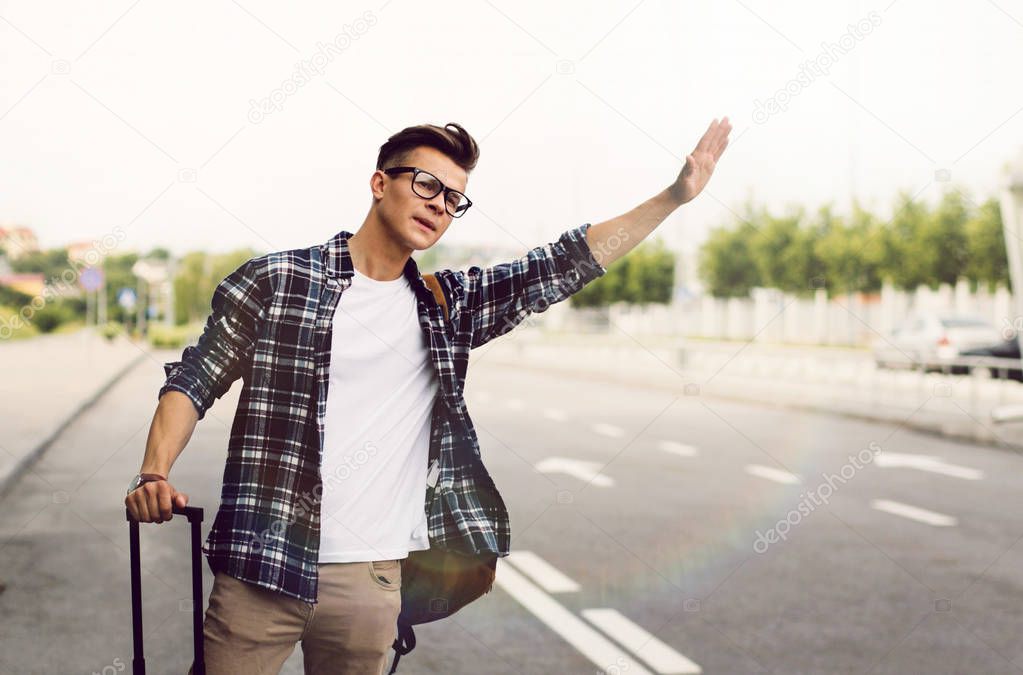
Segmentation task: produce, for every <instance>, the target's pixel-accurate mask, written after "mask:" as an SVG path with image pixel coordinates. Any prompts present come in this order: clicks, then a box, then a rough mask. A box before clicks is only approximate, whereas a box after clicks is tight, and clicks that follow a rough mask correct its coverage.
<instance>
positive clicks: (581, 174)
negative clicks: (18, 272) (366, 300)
mask: <svg viewBox="0 0 1023 675" xmlns="http://www.w3.org/2000/svg"><path fill="white" fill-rule="evenodd" d="M1021 64H1023V2H1020V1H1019V0H1016V1H1014V2H1011V1H1009V0H999V2H998V3H994V2H973V3H968V2H964V1H959V2H925V1H924V0H895V2H891V0H884V1H882V2H876V3H875V2H865V1H863V2H827V3H822V2H810V1H809V0H806V1H799V2H796V1H792V2H777V1H770V2H767V1H753V0H742V1H741V2H740V1H736V0H714V1H711V0H707V1H702V0H701V1H677V0H676V1H673V0H644V1H641V2H640V1H637V0H632V1H629V2H609V1H600V2H595V1H593V0H589V1H587V2H585V3H583V2H574V3H570V2H549V1H545V2H536V1H533V0H515V2H506V1H501V2H498V1H496V0H495V1H494V2H469V1H468V0H466V1H463V2H444V1H432V2H412V1H411V0H390V1H389V2H387V1H386V0H373V1H372V2H368V3H362V2H329V3H328V2H323V3H313V2H307V3H301V4H300V5H297V4H296V3H273V2H268V1H263V0H259V1H257V0H239V1H238V2H234V1H233V0H205V1H204V2H189V1H184V2H175V3H157V2H152V1H151V0H139V1H137V2H131V1H130V0H125V1H122V2H91V3H78V2H64V3H37V2H7V1H0V67H2V69H3V76H2V77H0V224H7V225H14V224H23V225H28V226H30V227H32V228H33V229H35V231H36V232H37V234H38V236H39V237H40V240H41V243H42V244H43V245H44V246H56V245H62V244H64V243H66V242H69V241H74V240H82V239H91V238H99V237H102V236H103V235H104V234H107V233H109V232H111V231H113V229H114V228H115V227H121V228H122V229H123V230H124V231H125V232H126V233H127V237H126V238H125V240H124V242H123V243H122V244H121V246H123V247H124V248H125V249H143V250H145V249H148V248H149V247H151V246H155V245H161V246H167V247H169V248H170V249H171V250H173V251H175V252H183V251H186V250H190V249H196V248H205V249H208V250H216V251H222V250H228V249H231V248H235V247H238V246H245V245H250V246H253V247H255V248H256V249H258V250H272V249H281V248H291V247H296V246H307V245H310V244H312V243H316V242H320V241H324V240H326V239H328V238H329V237H330V236H331V235H332V234H333V233H335V232H336V231H338V230H340V229H347V230H350V231H355V230H357V229H358V227H359V225H360V223H361V222H362V220H363V218H364V217H365V214H366V211H367V209H368V207H369V203H370V193H369V187H368V180H369V176H370V174H371V173H372V172H373V170H374V163H375V160H376V155H377V151H378V149H379V147H380V145H381V144H382V143H383V142H384V141H385V140H386V138H387V136H388V135H390V134H392V133H394V132H396V131H398V130H400V129H401V128H403V127H405V126H409V125H413V124H420V123H424V122H430V123H434V124H440V125H443V124H445V123H447V122H458V123H459V124H462V125H463V126H465V127H466V129H467V130H468V131H469V132H470V133H472V134H473V135H474V136H475V137H476V139H477V140H478V141H479V142H480V144H481V146H482V153H481V158H480V164H479V166H478V168H477V170H476V171H474V172H473V174H472V175H471V177H470V180H469V183H468V188H467V190H466V192H467V193H468V194H469V196H470V197H471V198H472V199H473V201H474V206H473V208H472V209H471V210H470V212H469V214H468V215H466V216H465V217H464V218H462V219H460V220H457V221H455V222H454V223H453V224H452V227H451V229H449V231H448V233H447V234H446V235H445V238H444V241H445V242H450V243H482V242H494V243H496V244H499V245H501V246H508V247H512V248H518V249H522V250H525V249H526V248H528V247H531V246H534V245H538V244H540V243H544V242H546V241H548V240H553V239H554V238H555V237H556V236H557V235H558V234H559V233H560V232H561V231H563V230H565V229H567V228H569V227H573V226H575V225H578V224H581V223H583V222H599V221H601V220H604V219H607V218H611V217H613V216H616V215H618V214H620V213H622V212H624V211H627V210H628V209H630V208H632V207H633V206H635V205H636V204H638V203H640V202H641V201H643V200H644V199H646V198H648V197H650V196H652V195H654V194H656V193H657V192H658V191H660V190H661V189H662V188H664V187H666V186H667V185H668V184H669V183H670V182H671V181H672V180H673V179H674V178H675V176H676V175H677V173H678V170H679V169H680V167H681V163H682V158H683V157H684V155H685V153H687V152H689V151H690V150H692V147H693V145H694V144H695V143H696V141H697V140H698V139H699V137H700V135H701V134H702V133H703V132H704V130H705V129H706V127H707V125H708V124H709V123H710V121H711V120H712V119H713V118H715V117H717V118H720V117H722V116H725V115H727V116H729V118H730V120H731V121H732V123H733V125H734V127H735V128H734V130H733V131H732V142H731V145H730V147H729V148H728V149H727V150H726V152H725V155H724V157H723V158H722V161H721V163H720V165H719V166H718V169H717V171H716V173H715V175H714V177H713V180H712V181H711V183H710V185H709V187H708V190H707V191H706V192H705V193H704V194H702V195H701V196H700V197H699V198H698V199H697V200H696V201H694V202H692V203H690V204H687V205H685V206H683V207H682V208H680V209H679V210H678V211H676V212H675V213H674V214H673V215H672V216H671V217H670V218H669V219H668V220H667V221H665V223H664V224H663V225H662V226H661V227H660V228H659V229H658V230H657V231H656V233H655V234H654V235H653V236H663V237H664V238H665V239H666V241H667V242H668V243H669V244H670V245H671V246H673V247H695V246H697V245H698V244H699V243H700V241H702V239H703V238H704V237H705V236H706V234H707V231H708V229H709V228H711V227H713V226H716V225H719V224H724V223H728V222H730V221H732V220H733V219H734V218H735V216H734V213H738V212H740V211H741V206H742V204H743V202H744V201H745V200H746V199H748V198H752V199H754V200H755V201H758V202H762V203H767V204H768V205H769V206H771V207H772V208H775V209H781V208H783V207H785V206H786V205H790V204H793V205H794V204H801V205H805V206H806V207H808V208H811V209H813V208H816V207H817V206H819V205H821V204H823V203H825V202H829V201H834V202H835V203H836V205H837V207H838V209H839V210H840V211H843V212H845V211H847V210H848V208H849V203H850V199H851V197H852V196H853V195H856V196H858V197H859V198H860V199H861V201H863V202H864V203H866V204H867V205H868V206H871V207H872V208H874V209H876V210H877V211H878V212H880V213H882V214H884V213H887V212H889V211H890V207H891V203H892V200H893V199H894V197H895V195H896V194H897V192H898V191H899V190H905V191H908V192H910V193H913V194H919V197H920V198H921V199H924V200H927V201H928V202H930V203H935V202H936V201H937V199H938V198H939V197H940V195H941V193H942V191H943V190H946V189H949V186H950V185H955V186H956V187H958V188H959V189H962V190H964V191H966V193H967V195H969V196H970V197H971V198H972V199H975V200H978V201H979V200H981V199H984V198H987V197H989V196H992V195H995V194H996V193H997V191H998V190H999V185H1000V183H1001V181H1002V175H1003V174H1002V171H1003V167H1004V165H1005V163H1006V162H1007V161H1009V160H1010V159H1011V158H1013V157H1014V156H1016V155H1017V153H1018V152H1019V150H1020V148H1021V147H1023V88H1021V87H1020V82H1021V81H1023V80H1021V76H1020V70H1019V69H1020V65H1021ZM786 89H787V93H786V94H785V97H787V100H785V98H784V97H779V92H780V91H785V90H786ZM268 99H273V101H274V103H273V107H272V108H271V107H267V105H266V103H265V101H267V100H268ZM942 172H947V173H942ZM944 176H948V177H950V179H951V181H950V182H946V181H943V180H941V178H942V177H944Z"/></svg>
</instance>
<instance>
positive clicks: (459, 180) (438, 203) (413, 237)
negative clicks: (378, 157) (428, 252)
mask: <svg viewBox="0 0 1023 675" xmlns="http://www.w3.org/2000/svg"><path fill="white" fill-rule="evenodd" d="M401 166H414V167H417V168H420V169H422V170H424V171H429V172H430V173H432V174H433V175H434V176H436V177H437V178H438V179H439V180H440V181H441V182H442V183H444V185H445V186H447V187H449V188H451V189H453V190H458V191H459V192H462V193H465V188H466V183H467V182H468V175H467V174H466V173H465V170H464V169H462V168H461V167H460V166H458V165H457V164H455V163H454V162H453V161H452V160H451V159H450V158H449V157H448V156H447V155H445V154H444V153H442V152H441V151H440V150H436V149H434V148H431V147H428V146H423V147H419V148H416V149H415V150H414V151H413V152H412V153H411V154H410V155H409V157H408V159H407V160H406V161H404V162H402V163H401ZM412 177H413V174H412V172H411V171H409V172H406V173H399V174H396V175H393V176H388V175H386V174H384V172H383V171H382V170H380V171H377V172H375V173H374V174H373V177H372V179H371V183H370V187H371V188H372V190H373V195H374V197H377V198H379V199H380V202H379V203H378V205H377V210H378V211H379V213H380V218H381V220H382V221H383V223H384V225H385V226H387V227H388V228H390V230H391V232H392V233H393V234H394V236H395V237H396V238H397V239H398V240H400V241H401V242H403V243H404V244H405V245H406V246H407V247H408V248H411V249H413V250H417V251H421V250H423V249H427V248H429V247H431V246H433V245H434V244H435V243H437V241H438V240H439V239H440V238H441V235H443V234H444V232H445V231H447V229H448V226H449V225H451V221H452V220H453V218H452V216H451V215H449V214H448V212H447V209H445V208H444V191H443V190H441V191H440V192H439V193H438V194H437V195H435V196H434V197H433V198H432V199H423V198H422V197H420V196H419V195H417V194H416V193H415V192H413V191H412ZM419 219H421V220H424V221H426V222H427V223H430V224H431V225H432V226H433V229H430V228H429V227H427V226H425V225H423V224H421V223H420V222H419Z"/></svg>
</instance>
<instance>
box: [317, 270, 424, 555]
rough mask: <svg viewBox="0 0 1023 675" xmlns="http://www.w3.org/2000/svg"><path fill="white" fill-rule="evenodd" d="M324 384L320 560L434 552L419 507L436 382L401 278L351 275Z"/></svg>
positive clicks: (412, 298) (412, 295) (411, 298)
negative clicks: (416, 551)
mask: <svg viewBox="0 0 1023 675" xmlns="http://www.w3.org/2000/svg"><path fill="white" fill-rule="evenodd" d="M329 377H330V385H329V389H328V393H327V412H326V418H325V420H324V447H323V462H322V465H321V467H320V478H321V480H322V482H323V497H322V502H321V505H320V507H321V509H320V511H321V516H322V517H321V527H320V557H319V561H320V562H321V563H328V562H362V561H367V560H391V559H400V558H405V557H407V556H408V554H409V551H415V550H423V549H428V548H430V543H429V539H428V537H427V533H426V513H425V511H424V509H423V503H424V501H425V498H426V473H427V461H428V459H429V446H430V427H431V413H432V409H433V402H434V397H435V395H436V393H437V387H438V382H437V375H436V371H435V370H434V368H433V364H432V363H431V362H430V353H429V340H428V339H427V337H426V335H425V334H424V333H423V330H422V328H421V327H420V325H419V315H418V313H417V310H416V296H415V293H414V292H413V290H412V288H411V286H409V282H408V280H407V279H406V278H405V276H404V275H402V276H401V277H399V278H398V279H395V280H393V281H378V280H375V279H372V278H370V277H367V276H365V275H363V274H362V273H360V272H358V271H356V272H355V276H354V278H353V279H352V283H351V285H350V286H349V287H348V288H347V289H345V290H344V292H343V293H342V294H341V299H340V301H339V302H338V306H337V310H336V312H335V314H334V320H333V326H332V336H331V347H330V376H329Z"/></svg>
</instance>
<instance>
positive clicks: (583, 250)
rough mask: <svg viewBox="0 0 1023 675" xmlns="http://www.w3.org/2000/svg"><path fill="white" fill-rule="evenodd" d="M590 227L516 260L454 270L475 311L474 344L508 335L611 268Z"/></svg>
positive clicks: (572, 231)
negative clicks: (596, 251) (597, 251)
mask: <svg viewBox="0 0 1023 675" xmlns="http://www.w3.org/2000/svg"><path fill="white" fill-rule="evenodd" d="M589 228H590V223H584V224H582V225H580V226H579V227H573V228H572V229H570V230H567V231H565V232H563V233H562V234H561V236H559V237H558V239H557V240H556V241H553V242H551V243H548V244H544V245H543V246H537V247H535V248H533V249H531V250H530V251H529V252H527V253H526V254H525V255H524V256H522V257H521V258H518V259H517V260H513V261H511V262H507V263H501V264H498V265H494V266H492V267H484V268H481V267H478V266H473V267H470V268H469V269H468V270H467V271H465V272H458V273H457V274H456V275H455V279H456V281H457V282H458V283H461V284H462V285H463V286H464V289H465V302H466V307H467V310H468V311H469V312H470V313H471V315H472V342H471V348H473V349H475V348H476V347H480V346H482V345H484V344H486V343H487V342H489V341H490V340H492V339H493V338H495V337H497V336H500V335H504V334H505V333H507V332H508V331H510V330H511V329H512V328H514V327H515V326H517V325H518V324H519V323H521V322H522V321H523V320H524V319H525V318H526V317H528V316H529V315H530V314H532V313H533V312H543V311H546V309H547V308H548V307H549V306H550V305H553V304H556V303H558V302H561V301H563V300H566V299H568V298H569V297H571V296H572V295H573V294H575V293H577V292H578V291H580V290H581V289H582V288H583V286H585V285H586V284H587V283H589V282H590V281H592V280H594V279H596V278H597V277H600V276H603V275H604V274H605V273H606V272H607V269H606V268H605V267H604V266H602V265H601V264H600V263H599V262H598V261H597V259H596V258H594V256H593V251H592V250H591V249H590V246H589V243H588V242H587V241H586V231H587V230H588V229H589Z"/></svg>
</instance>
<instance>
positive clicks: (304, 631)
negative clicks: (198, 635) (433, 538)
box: [188, 560, 401, 675]
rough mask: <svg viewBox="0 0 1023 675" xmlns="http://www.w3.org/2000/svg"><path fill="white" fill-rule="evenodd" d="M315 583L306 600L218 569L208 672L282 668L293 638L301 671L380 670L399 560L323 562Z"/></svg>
mask: <svg viewBox="0 0 1023 675" xmlns="http://www.w3.org/2000/svg"><path fill="white" fill-rule="evenodd" d="M318 586H319V590H318V592H317V599H318V602H317V603H316V604H311V603H308V602H304V601H302V600H299V599H297V598H292V597H289V596H286V595H281V594H279V593H277V592H276V591H272V590H270V589H268V588H264V587H262V586H257V585H255V584H251V583H248V582H245V581H241V580H239V579H235V578H234V577H231V576H229V575H227V574H224V573H222V572H217V573H216V574H215V575H214V580H213V590H212V591H211V592H210V600H209V607H208V608H207V609H206V619H205V622H204V624H203V634H204V635H205V650H206V672H207V673H208V675H236V674H244V675H270V674H276V673H279V672H280V670H281V666H282V665H284V662H285V661H286V660H287V659H288V657H289V656H290V655H291V653H292V652H293V651H294V650H295V644H296V643H298V642H301V643H302V655H303V662H304V665H305V672H306V675H310V674H317V675H318V674H321V673H345V674H351V675H380V674H381V673H384V672H385V668H386V667H387V664H388V663H389V656H390V655H392V654H393V653H394V652H393V651H392V650H391V644H392V643H393V642H394V640H395V638H396V637H397V636H398V629H397V625H398V624H397V622H398V614H399V612H400V611H401V563H400V562H399V561H397V560H382V561H374V562H354V563H324V564H321V565H320V566H319V582H318ZM188 675H192V669H191V668H189V670H188Z"/></svg>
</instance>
